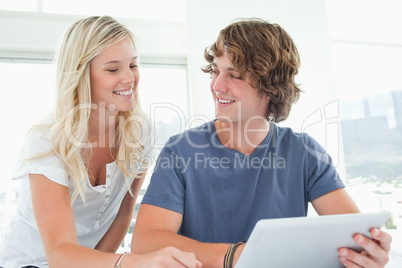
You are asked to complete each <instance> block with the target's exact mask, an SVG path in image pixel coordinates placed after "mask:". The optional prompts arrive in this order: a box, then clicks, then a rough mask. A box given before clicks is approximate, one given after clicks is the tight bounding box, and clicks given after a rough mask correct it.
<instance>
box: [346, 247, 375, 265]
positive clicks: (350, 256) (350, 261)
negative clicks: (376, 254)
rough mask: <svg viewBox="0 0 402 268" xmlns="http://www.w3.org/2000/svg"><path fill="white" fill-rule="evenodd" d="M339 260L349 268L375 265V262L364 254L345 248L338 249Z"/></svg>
mask: <svg viewBox="0 0 402 268" xmlns="http://www.w3.org/2000/svg"><path fill="white" fill-rule="evenodd" d="M338 253H339V260H340V261H341V262H342V263H343V265H345V266H346V267H349V268H355V267H377V266H378V265H377V264H376V262H375V261H374V260H373V259H371V258H369V257H368V256H365V255H364V254H360V253H357V252H355V251H353V250H350V249H347V248H341V249H339V250H338Z"/></svg>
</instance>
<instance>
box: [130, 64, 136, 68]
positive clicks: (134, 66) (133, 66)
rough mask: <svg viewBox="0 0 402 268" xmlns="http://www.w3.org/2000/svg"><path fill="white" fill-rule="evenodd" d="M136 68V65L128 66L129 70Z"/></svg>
mask: <svg viewBox="0 0 402 268" xmlns="http://www.w3.org/2000/svg"><path fill="white" fill-rule="evenodd" d="M137 67H138V65H136V64H133V65H130V69H135V68H137Z"/></svg>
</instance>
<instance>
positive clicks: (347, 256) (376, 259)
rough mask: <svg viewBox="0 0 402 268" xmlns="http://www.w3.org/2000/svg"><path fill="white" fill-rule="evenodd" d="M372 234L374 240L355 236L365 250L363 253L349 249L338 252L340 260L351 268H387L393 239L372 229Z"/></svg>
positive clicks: (358, 235) (341, 249)
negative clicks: (385, 267)
mask: <svg viewBox="0 0 402 268" xmlns="http://www.w3.org/2000/svg"><path fill="white" fill-rule="evenodd" d="M370 233H371V236H372V238H373V239H369V238H367V237H365V236H363V235H361V234H357V235H355V236H354V240H355V242H356V243H357V244H358V245H360V246H361V247H362V248H363V249H364V250H363V251H362V252H361V253H357V252H355V251H353V250H350V249H347V248H340V249H339V250H338V253H339V259H340V261H341V262H342V263H343V265H345V266H346V267H349V268H354V267H365V268H380V267H381V268H383V267H384V266H385V264H386V263H387V262H388V261H389V256H388V255H389V251H390V249H391V241H392V237H391V235H390V234H388V233H386V232H383V231H381V230H379V229H376V228H373V229H371V230H370Z"/></svg>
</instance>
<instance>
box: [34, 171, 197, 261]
mask: <svg viewBox="0 0 402 268" xmlns="http://www.w3.org/2000/svg"><path fill="white" fill-rule="evenodd" d="M29 181H30V184H31V193H32V204H33V210H34V214H35V220H36V223H37V226H38V229H39V233H40V236H41V240H42V243H43V246H44V249H45V253H46V259H47V262H48V264H49V267H57V268H63V267H74V268H81V267H82V268H87V267H98V268H102V267H105V268H110V267H114V265H115V264H116V261H117V259H118V258H119V256H120V254H114V253H107V252H102V251H99V250H95V249H90V248H87V247H84V246H80V245H79V244H78V241H77V234H76V229H75V219H74V213H73V210H72V207H71V199H70V195H69V191H68V188H67V187H65V186H63V185H60V184H58V183H55V182H53V181H51V180H49V179H48V178H46V177H45V176H43V175H39V174H30V175H29ZM183 264H184V267H201V263H200V262H198V261H197V260H196V258H195V257H194V255H193V254H192V253H186V252H182V251H179V250H177V249H173V248H168V249H164V250H160V251H158V252H155V253H151V254H146V255H138V254H129V255H127V256H126V257H124V259H123V261H122V263H121V267H122V268H129V267H136V268H141V267H144V268H151V267H169V268H170V267H172V268H176V267H177V268H178V267H183Z"/></svg>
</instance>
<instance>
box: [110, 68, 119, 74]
mask: <svg viewBox="0 0 402 268" xmlns="http://www.w3.org/2000/svg"><path fill="white" fill-rule="evenodd" d="M117 71H118V69H109V70H108V72H111V73H115V72H117Z"/></svg>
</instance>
